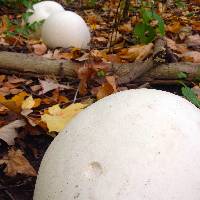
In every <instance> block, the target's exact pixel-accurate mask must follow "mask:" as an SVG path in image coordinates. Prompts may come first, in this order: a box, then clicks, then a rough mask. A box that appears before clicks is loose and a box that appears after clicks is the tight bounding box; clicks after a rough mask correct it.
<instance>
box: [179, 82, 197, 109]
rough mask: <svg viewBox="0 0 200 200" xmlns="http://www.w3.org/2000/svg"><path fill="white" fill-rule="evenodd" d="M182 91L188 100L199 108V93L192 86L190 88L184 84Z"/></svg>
mask: <svg viewBox="0 0 200 200" xmlns="http://www.w3.org/2000/svg"><path fill="white" fill-rule="evenodd" d="M181 92H182V94H183V96H184V97H185V98H186V99H187V100H188V101H190V102H191V103H193V104H194V105H195V106H197V107H198V108H200V100H199V99H198V97H197V95H196V94H195V92H194V91H193V90H192V89H191V88H189V87H188V86H186V85H184V86H183V87H182V88H181Z"/></svg>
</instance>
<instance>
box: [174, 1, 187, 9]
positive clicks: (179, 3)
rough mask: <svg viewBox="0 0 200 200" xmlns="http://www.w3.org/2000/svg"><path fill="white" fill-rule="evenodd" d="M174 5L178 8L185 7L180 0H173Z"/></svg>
mask: <svg viewBox="0 0 200 200" xmlns="http://www.w3.org/2000/svg"><path fill="white" fill-rule="evenodd" d="M175 5H176V6H177V7H178V8H185V7H186V4H185V2H183V1H181V0H175Z"/></svg>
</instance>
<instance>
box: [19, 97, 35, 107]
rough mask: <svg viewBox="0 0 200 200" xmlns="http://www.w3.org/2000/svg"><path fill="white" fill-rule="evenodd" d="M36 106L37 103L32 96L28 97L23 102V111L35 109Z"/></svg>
mask: <svg viewBox="0 0 200 200" xmlns="http://www.w3.org/2000/svg"><path fill="white" fill-rule="evenodd" d="M34 105H35V101H34V99H33V97H32V96H29V97H27V98H26V99H25V100H24V101H23V102H22V109H23V110H26V109H27V110H28V109H31V108H33V106H34Z"/></svg>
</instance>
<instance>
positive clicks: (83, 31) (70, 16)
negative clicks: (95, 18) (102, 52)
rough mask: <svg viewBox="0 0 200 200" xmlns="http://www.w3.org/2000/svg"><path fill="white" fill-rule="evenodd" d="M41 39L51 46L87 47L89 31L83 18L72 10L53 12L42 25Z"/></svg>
mask: <svg viewBox="0 0 200 200" xmlns="http://www.w3.org/2000/svg"><path fill="white" fill-rule="evenodd" d="M42 40H43V42H44V43H45V44H46V45H47V46H48V47H51V48H56V47H63V48H68V47H77V48H83V49H86V48H88V43H89V42H90V31H89V28H88V26H87V24H86V23H85V21H84V20H83V18H82V17H81V16H79V15H77V14H76V13H75V12H72V11H63V12H59V13H55V14H53V15H51V16H49V17H48V18H47V20H46V21H45V22H44V24H43V26H42Z"/></svg>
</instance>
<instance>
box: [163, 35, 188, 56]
mask: <svg viewBox="0 0 200 200" xmlns="http://www.w3.org/2000/svg"><path fill="white" fill-rule="evenodd" d="M165 39H166V41H167V46H168V47H169V48H170V49H172V50H174V51H176V52H178V53H185V52H187V51H188V49H187V47H186V45H185V44H176V42H175V41H173V40H171V39H169V38H165Z"/></svg>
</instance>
